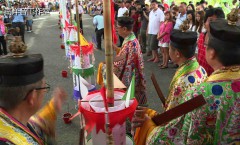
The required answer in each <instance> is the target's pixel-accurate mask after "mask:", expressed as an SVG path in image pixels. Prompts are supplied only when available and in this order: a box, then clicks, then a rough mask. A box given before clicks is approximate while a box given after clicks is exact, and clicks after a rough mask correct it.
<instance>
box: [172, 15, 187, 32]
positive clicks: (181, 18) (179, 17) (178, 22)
mask: <svg viewBox="0 0 240 145" xmlns="http://www.w3.org/2000/svg"><path fill="white" fill-rule="evenodd" d="M186 19H187V14H184V15H183V16H181V13H179V14H178V16H177V19H176V23H175V26H174V29H179V27H180V26H181V25H182V23H183V21H185V20H186Z"/></svg>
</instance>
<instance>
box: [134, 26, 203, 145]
mask: <svg viewBox="0 0 240 145" xmlns="http://www.w3.org/2000/svg"><path fill="white" fill-rule="evenodd" d="M182 26H183V25H182ZM182 26H181V29H183V28H184V27H182ZM187 29H188V28H186V29H185V30H173V32H172V33H171V36H170V49H169V55H170V57H171V59H172V61H173V62H174V63H176V64H178V65H179V68H178V69H177V71H176V73H175V75H174V77H173V79H172V81H171V84H170V87H169V96H168V97H167V99H166V103H165V106H164V110H165V111H167V110H169V109H172V108H174V107H176V106H178V105H179V104H181V103H182V102H180V101H181V100H184V94H185V92H186V91H187V90H189V89H190V88H191V87H192V86H196V85H199V84H200V83H201V82H203V81H204V80H205V79H206V77H207V75H206V72H205V70H204V69H203V68H202V67H201V66H199V64H198V62H197V60H196V58H195V57H194V53H195V49H196V41H197V33H196V32H192V31H187V32H186V30H187ZM140 111H141V108H140ZM145 113H146V114H147V117H146V118H138V117H135V118H134V120H133V122H134V124H133V125H134V126H135V127H140V128H137V130H136V134H135V138H134V139H135V142H136V144H138V145H145V144H149V145H152V144H176V143H177V141H181V142H183V136H181V128H182V124H183V122H184V116H182V117H179V118H178V119H175V120H173V121H171V122H169V123H168V124H166V125H165V126H156V124H155V123H154V122H153V121H152V120H151V118H152V117H154V116H155V115H156V114H158V113H157V112H156V111H154V110H151V109H147V110H146V112H145ZM137 116H138V115H137ZM141 116H144V115H141ZM141 121H143V122H141ZM135 123H140V124H135ZM172 129H173V130H172Z"/></svg>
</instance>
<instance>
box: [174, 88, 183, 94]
mask: <svg viewBox="0 0 240 145" xmlns="http://www.w3.org/2000/svg"><path fill="white" fill-rule="evenodd" d="M181 92H182V88H181V87H179V86H178V87H177V88H176V89H175V91H174V96H179V95H180V94H181Z"/></svg>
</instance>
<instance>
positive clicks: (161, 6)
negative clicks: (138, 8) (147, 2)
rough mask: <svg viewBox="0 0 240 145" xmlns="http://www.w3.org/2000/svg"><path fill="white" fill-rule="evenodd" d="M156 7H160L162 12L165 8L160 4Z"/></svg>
mask: <svg viewBox="0 0 240 145" xmlns="http://www.w3.org/2000/svg"><path fill="white" fill-rule="evenodd" d="M158 7H159V8H160V7H161V8H162V11H163V12H164V11H165V8H164V6H163V5H162V4H160V5H158Z"/></svg>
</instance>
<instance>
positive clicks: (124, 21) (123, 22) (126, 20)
mask: <svg viewBox="0 0 240 145" xmlns="http://www.w3.org/2000/svg"><path fill="white" fill-rule="evenodd" d="M117 21H118V25H120V26H122V27H126V26H132V25H133V24H134V20H133V19H132V18H130V17H119V18H118V20H117Z"/></svg>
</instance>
